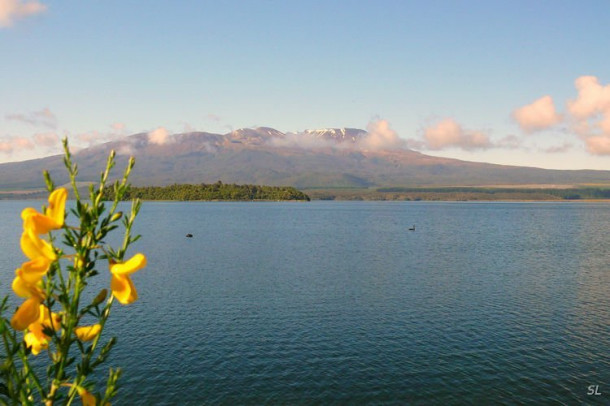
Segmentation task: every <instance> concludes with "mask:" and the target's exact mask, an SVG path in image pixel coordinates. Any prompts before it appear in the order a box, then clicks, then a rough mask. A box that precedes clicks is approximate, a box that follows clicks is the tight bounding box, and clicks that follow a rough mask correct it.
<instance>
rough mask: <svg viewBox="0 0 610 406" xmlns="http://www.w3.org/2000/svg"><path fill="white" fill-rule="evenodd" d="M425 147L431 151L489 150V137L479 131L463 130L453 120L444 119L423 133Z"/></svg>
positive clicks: (490, 145)
mask: <svg viewBox="0 0 610 406" xmlns="http://www.w3.org/2000/svg"><path fill="white" fill-rule="evenodd" d="M424 141H425V143H426V147H427V148H428V149H431V150H440V149H445V148H460V149H464V150H469V151H470V150H475V149H486V148H491V147H492V144H491V142H490V140H489V137H488V136H487V135H486V134H485V133H483V132H481V131H471V130H465V129H464V128H462V126H460V125H459V124H458V123H457V122H456V121H455V120H453V119H451V118H446V119H444V120H442V121H440V122H439V123H438V124H436V125H434V126H432V127H428V128H426V129H425V131H424Z"/></svg>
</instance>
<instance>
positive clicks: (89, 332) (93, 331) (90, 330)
mask: <svg viewBox="0 0 610 406" xmlns="http://www.w3.org/2000/svg"><path fill="white" fill-rule="evenodd" d="M101 330H102V326H101V325H100V324H94V325H92V326H82V327H77V328H75V329H74V335H76V337H78V339H79V340H81V341H91V340H93V339H94V338H95V337H97V336H98V334H99V333H100V331H101Z"/></svg>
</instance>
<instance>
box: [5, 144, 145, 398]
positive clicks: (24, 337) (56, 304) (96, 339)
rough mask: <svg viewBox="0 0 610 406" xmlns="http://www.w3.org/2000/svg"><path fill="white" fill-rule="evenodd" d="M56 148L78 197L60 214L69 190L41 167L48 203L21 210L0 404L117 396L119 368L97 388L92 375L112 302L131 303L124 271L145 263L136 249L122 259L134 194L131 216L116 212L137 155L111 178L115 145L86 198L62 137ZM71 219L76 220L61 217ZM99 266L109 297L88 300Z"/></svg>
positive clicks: (105, 345) (102, 355)
mask: <svg viewBox="0 0 610 406" xmlns="http://www.w3.org/2000/svg"><path fill="white" fill-rule="evenodd" d="M63 145H64V163H65V166H66V169H67V170H68V174H69V176H70V184H71V186H72V192H73V194H74V197H75V204H74V208H71V209H70V210H69V213H68V215H66V201H67V198H68V190H67V189H66V188H63V187H59V188H57V187H55V185H54V183H53V181H52V180H51V177H50V175H49V174H48V172H46V171H45V173H44V178H45V183H46V186H47V189H48V191H49V198H48V204H47V206H46V207H44V208H43V210H42V212H38V211H37V210H35V209H33V208H26V209H24V210H23V211H22V213H21V218H22V220H23V233H22V235H21V240H20V245H21V250H22V251H23V254H24V255H25V257H26V258H27V260H26V261H25V262H24V263H23V264H21V266H20V267H19V268H18V269H17V270H16V271H15V279H14V280H13V282H12V290H13V292H14V293H15V294H16V295H17V296H19V297H21V298H23V302H22V303H21V305H20V306H19V307H18V308H17V309H16V310H15V312H14V314H13V315H12V317H11V318H10V320H9V319H7V318H5V317H4V314H6V313H7V312H8V310H9V309H8V296H7V297H4V299H3V300H2V301H1V303H0V315H2V317H0V335H1V336H2V343H0V354H1V355H2V365H1V369H0V376H1V378H2V382H1V383H0V403H9V402H10V403H21V404H24V405H30V404H35V403H39V402H40V403H43V404H45V405H49V406H50V405H54V404H66V405H69V404H71V403H72V402H73V401H74V400H75V399H76V398H77V397H80V399H81V401H82V403H83V405H97V404H99V405H106V404H109V401H110V399H111V398H112V397H114V396H115V395H116V393H117V381H118V379H119V377H120V375H121V370H120V369H119V368H117V369H112V368H111V369H110V370H109V374H108V378H107V380H106V388H105V391H104V392H101V391H100V388H99V386H97V385H96V384H95V382H94V380H93V379H92V375H93V373H94V371H96V368H98V367H99V366H100V365H101V364H103V363H104V362H105V361H106V360H107V359H108V355H109V353H110V351H111V349H112V347H113V346H114V345H115V344H116V338H115V337H112V338H109V339H105V338H104V337H102V332H103V331H104V327H105V325H106V322H107V320H108V318H109V316H110V312H111V309H112V305H113V302H114V300H115V299H116V300H117V301H118V302H119V303H121V304H123V305H127V304H130V303H133V302H134V301H135V300H137V298H138V294H137V291H136V288H135V286H134V283H133V281H132V279H131V276H130V275H132V274H133V273H134V272H136V271H138V270H140V269H142V268H143V267H145V266H146V257H145V256H144V255H143V254H141V253H137V254H135V255H133V256H132V257H131V258H129V259H125V255H126V253H127V251H128V249H129V247H130V246H131V244H133V243H134V242H135V241H137V240H138V238H139V235H135V236H134V235H133V234H132V227H133V224H134V221H135V219H136V216H137V215H138V212H139V210H140V205H141V203H140V201H139V200H134V201H133V202H132V205H131V211H130V213H129V214H123V213H122V212H121V211H118V204H119V201H121V199H123V197H124V196H125V194H126V192H127V189H128V186H129V184H128V178H129V174H130V173H131V170H132V168H133V165H134V159H133V158H130V160H129V163H128V164H127V167H126V168H125V171H124V173H123V177H122V179H121V181H116V182H114V183H113V184H110V185H109V181H108V179H109V175H110V171H111V169H112V168H113V167H114V164H115V160H114V158H115V153H114V151H112V152H111V153H110V155H109V157H108V161H107V163H106V168H105V170H104V171H103V172H102V173H101V176H100V181H99V184H97V185H95V186H94V185H93V184H92V185H90V187H89V193H88V200H83V199H81V196H80V193H79V190H78V187H77V182H76V177H77V174H78V167H77V165H76V164H75V163H73V162H72V155H71V154H70V150H69V148H68V141H67V139H64V140H63ZM107 188H112V192H113V193H112V196H113V200H112V202H111V204H109V203H110V202H106V201H104V199H103V196H104V192H105V191H106V189H107ZM109 205H110V207H107V206H109ZM70 215H71V216H70ZM72 219H73V221H74V222H75V224H70V222H69V221H68V220H72ZM121 222H122V225H123V228H124V238H123V243H122V245H121V246H119V247H116V248H113V247H111V246H109V245H108V244H107V243H106V241H105V239H106V237H107V235H108V234H109V233H110V232H112V231H113V230H115V229H117V228H118V227H119V224H120V223H121ZM103 263H107V266H108V269H109V271H110V290H111V294H110V295H108V290H107V289H102V290H101V291H100V292H99V293H97V295H96V296H95V297H94V298H93V299H92V300H87V299H86V297H87V295H84V294H83V292H84V291H85V290H86V289H87V287H88V286H89V282H90V280H91V278H93V277H95V276H96V275H98V273H99V266H100V264H103ZM43 354H44V355H45V356H44V357H43ZM40 357H43V359H42V360H41V359H40ZM35 358H36V359H35ZM34 359H35V361H34ZM42 364H44V366H46V369H44V367H43V366H41V365H42ZM95 376H99V375H95Z"/></svg>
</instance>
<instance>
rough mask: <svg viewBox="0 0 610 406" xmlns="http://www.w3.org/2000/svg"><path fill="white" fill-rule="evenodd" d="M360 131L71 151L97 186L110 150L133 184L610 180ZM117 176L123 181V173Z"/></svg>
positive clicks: (29, 176)
mask: <svg viewBox="0 0 610 406" xmlns="http://www.w3.org/2000/svg"><path fill="white" fill-rule="evenodd" d="M368 137H369V134H368V133H367V132H366V131H364V130H359V129H349V128H347V129H346V128H343V129H321V130H307V131H304V132H302V133H282V132H280V131H278V130H275V129H273V128H269V127H259V128H254V129H240V130H236V131H232V132H230V133H227V134H212V133H205V132H190V133H183V134H177V135H173V136H170V137H167V139H165V140H163V141H164V142H163V143H159V142H156V143H155V142H152V141H151V139H150V137H149V136H148V135H147V134H144V133H142V134H135V135H132V136H129V137H124V138H123V139H121V140H118V141H112V142H108V143H105V144H101V145H97V146H94V147H90V148H86V149H83V150H80V151H78V152H77V153H75V154H74V160H75V162H76V163H77V164H78V165H79V180H80V181H85V182H87V181H96V180H98V179H99V173H100V171H101V170H102V168H103V167H104V165H105V161H106V157H107V155H108V152H109V151H110V150H111V149H114V150H116V151H117V161H118V162H117V168H123V167H124V166H125V163H126V162H127V159H128V157H129V156H130V155H134V156H135V157H136V166H135V168H134V171H133V173H132V176H131V181H132V183H133V184H134V185H138V186H145V185H167V184H172V183H213V182H216V181H218V180H220V181H222V182H224V183H238V184H245V183H249V184H267V185H287V186H296V187H298V188H313V187H370V186H420V185H428V186H434V185H437V186H441V185H442V186H451V185H471V186H476V185H491V184H503V185H505V184H519V185H523V184H577V183H608V181H609V180H610V171H591V170H583V171H559V170H545V169H538V168H527V167H515V166H503V165H493V164H484V163H475V162H466V161H459V160H455V159H448V158H438V157H432V156H429V155H424V154H421V153H419V152H415V151H412V150H409V149H406V148H404V147H393V148H391V149H388V148H377V149H375V148H370V143H367V140H368ZM43 169H48V170H49V171H50V172H51V174H52V176H53V178H54V179H55V180H56V183H58V184H62V183H65V182H66V181H67V177H66V175H65V170H64V169H63V162H62V157H61V156H52V157H47V158H42V159H35V160H31V161H25V162H16V163H5V164H1V165H0V188H1V189H3V190H16V189H35V188H41V187H43V186H44V183H43V180H42V176H41V172H42V170H43ZM115 176H117V177H118V176H120V174H119V172H118V170H117V171H116V172H115Z"/></svg>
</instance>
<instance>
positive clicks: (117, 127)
mask: <svg viewBox="0 0 610 406" xmlns="http://www.w3.org/2000/svg"><path fill="white" fill-rule="evenodd" d="M110 128H112V131H114V132H117V133H121V134H122V133H123V132H124V131H125V124H124V123H112V124H111V125H110Z"/></svg>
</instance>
